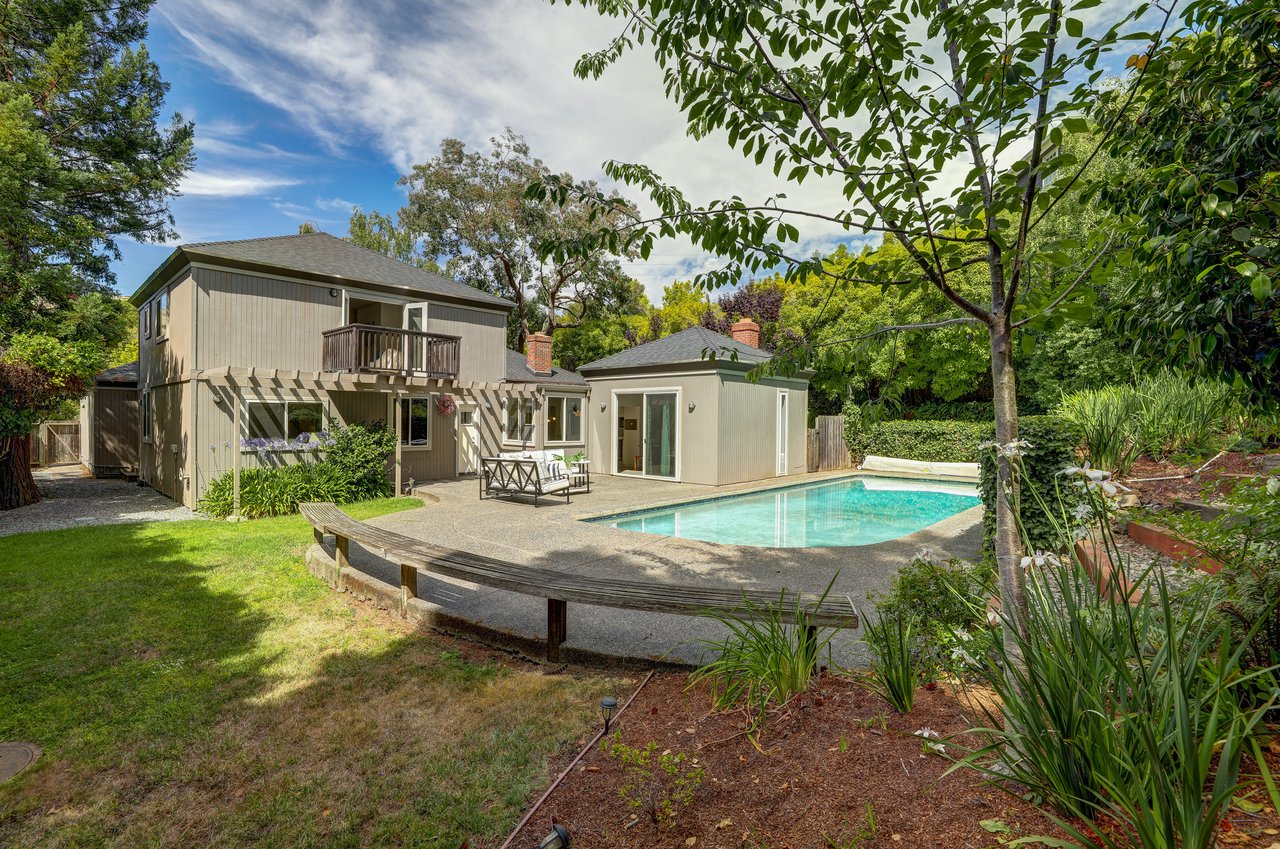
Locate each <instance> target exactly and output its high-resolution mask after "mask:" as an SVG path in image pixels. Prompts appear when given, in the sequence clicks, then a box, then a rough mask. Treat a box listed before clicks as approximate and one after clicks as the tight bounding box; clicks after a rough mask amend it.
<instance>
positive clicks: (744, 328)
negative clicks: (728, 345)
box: [729, 318, 760, 348]
mask: <svg viewBox="0 0 1280 849" xmlns="http://www.w3.org/2000/svg"><path fill="white" fill-rule="evenodd" d="M729 332H730V333H732V334H733V338H734V341H736V342H741V343H742V344H743V345H750V346H751V347H752V348H759V347H760V325H758V324H756V323H755V322H754V321H752V320H751V319H749V318H744V319H743V320H742V321H735V322H734V323H733V327H731V328H729Z"/></svg>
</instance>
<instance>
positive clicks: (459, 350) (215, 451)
mask: <svg viewBox="0 0 1280 849" xmlns="http://www.w3.org/2000/svg"><path fill="white" fill-rule="evenodd" d="M131 302H132V303H133V304H134V305H135V306H136V307H137V308H138V357H139V362H138V391H139V395H140V397H139V402H140V403H139V428H140V431H141V445H140V451H139V475H140V477H141V478H142V480H144V481H146V482H147V483H149V484H150V485H151V486H153V487H154V488H155V489H157V490H159V491H160V492H163V493H165V494H166V495H168V496H169V497H171V498H173V499H175V500H177V501H181V502H182V503H184V504H186V505H188V506H194V505H195V504H196V502H197V501H198V500H199V498H200V497H201V495H202V494H203V493H204V491H205V490H206V488H207V487H208V486H209V484H210V482H211V481H213V480H215V479H216V478H218V477H219V476H221V475H223V474H226V473H228V472H230V473H232V474H233V475H235V474H237V471H238V470H243V469H245V468H249V467H253V466H260V465H275V464H282V463H291V462H298V461H299V460H301V459H305V458H307V457H308V456H312V455H313V452H314V451H315V447H316V443H317V442H318V439H317V438H316V437H315V436H314V435H315V434H317V433H320V432H322V431H325V430H327V429H329V428H330V427H333V426H334V425H338V424H341V425H350V424H366V425H367V424H381V425H386V426H388V427H391V428H392V429H393V430H394V431H395V432H396V433H397V435H398V444H397V449H396V453H395V458H394V462H393V464H392V469H391V470H390V474H391V475H392V477H393V479H394V481H395V482H396V486H397V490H398V491H402V490H403V489H404V488H405V487H406V486H407V485H408V483H409V481H411V480H412V481H425V480H433V479H440V478H449V477H454V476H455V475H458V474H466V473H469V472H474V471H475V470H476V468H477V465H478V460H479V458H480V457H481V456H488V455H491V454H494V453H497V452H499V451H504V450H512V449H520V448H548V449H552V450H558V449H563V450H564V451H565V452H566V453H570V454H572V453H575V452H577V451H579V450H581V449H582V448H583V447H584V444H585V443H584V440H585V437H586V434H587V426H586V425H587V423H586V416H587V409H588V405H587V403H586V397H587V392H588V387H587V383H586V381H585V380H583V378H582V377H580V376H579V375H577V374H573V373H571V372H566V371H563V370H560V369H556V368H554V367H552V365H551V339H550V338H549V337H546V336H542V335H538V334H535V335H533V336H531V337H530V340H529V349H528V354H527V355H526V354H521V353H517V352H514V351H509V350H508V349H507V347H506V341H505V340H506V324H507V316H508V314H509V312H510V311H511V310H512V309H513V306H514V305H513V304H512V303H511V302H510V301H507V300H505V299H503V298H500V297H496V296H494V295H490V294H488V293H486V292H482V291H479V290H477V289H475V288H472V287H470V286H466V285H463V284H461V283H458V282H457V281H454V280H450V279H448V278H446V277H442V276H441V275H438V274H433V273H431V272H429V271H425V270H422V269H420V268H416V267H414V266H411V265H408V264H406V263H402V262H398V261H396V260H394V259H391V258H389V257H386V256H383V255H381V254H378V253H374V252H372V251H368V250H365V249H364V248H361V247H358V246H356V245H353V244H351V243H350V242H346V241H344V240H342V239H338V238H335V237H333V236H330V235H328V234H324V233H315V234H309V235H298V236H281V237H273V238H263V239H249V240H243V241H232V242H206V243H198V244H190V245H183V246H181V247H179V248H177V249H176V250H175V251H174V252H173V253H172V254H171V255H170V256H169V257H168V259H166V260H165V261H164V263H163V264H162V265H161V266H160V267H159V268H157V269H156V270H155V271H154V272H153V273H152V274H151V276H150V277H148V278H147V280H146V282H145V283H143V285H142V287H141V288H139V289H138V291H137V292H135V293H134V295H133V296H132V298H131ZM445 396H448V399H450V400H451V401H453V403H454V405H455V406H456V410H454V411H453V412H452V413H450V411H449V408H450V405H449V404H448V402H443V403H442V401H441V399H442V398H444V397H445Z"/></svg>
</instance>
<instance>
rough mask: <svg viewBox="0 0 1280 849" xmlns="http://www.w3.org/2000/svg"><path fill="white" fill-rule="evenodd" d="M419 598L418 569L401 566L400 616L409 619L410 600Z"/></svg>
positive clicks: (402, 564)
mask: <svg viewBox="0 0 1280 849" xmlns="http://www.w3.org/2000/svg"><path fill="white" fill-rule="evenodd" d="M417 597H418V567H416V566H411V565H410V564H408V563H401V564H400V615H401V616H403V617H405V618H408V616H409V599H411V598H417Z"/></svg>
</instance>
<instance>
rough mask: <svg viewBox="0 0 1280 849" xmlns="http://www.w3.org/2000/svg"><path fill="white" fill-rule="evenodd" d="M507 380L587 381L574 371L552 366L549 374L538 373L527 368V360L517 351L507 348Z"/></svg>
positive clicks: (538, 381)
mask: <svg viewBox="0 0 1280 849" xmlns="http://www.w3.org/2000/svg"><path fill="white" fill-rule="evenodd" d="M507 380H509V381H511V382H512V383H555V384H558V385H560V386H567V385H574V386H586V385H587V381H586V380H585V379H584V378H583V377H582V375H580V374H578V373H577V372H576V371H569V370H568V369H563V368H556V367H554V366H553V367H552V369H551V374H538V373H537V372H536V371H534V370H533V369H531V368H529V360H528V358H527V357H525V355H524V354H522V353H520V352H519V351H512V350H511V349H507Z"/></svg>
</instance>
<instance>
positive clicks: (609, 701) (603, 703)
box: [600, 696, 618, 734]
mask: <svg viewBox="0 0 1280 849" xmlns="http://www.w3.org/2000/svg"><path fill="white" fill-rule="evenodd" d="M617 712H618V700H617V699H615V698H614V697H613V696H605V697H604V698H603V699H601V700H600V715H601V716H603V717H604V733H605V734H608V733H609V722H610V721H612V719H613V715H614V714H615V713H617Z"/></svg>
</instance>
